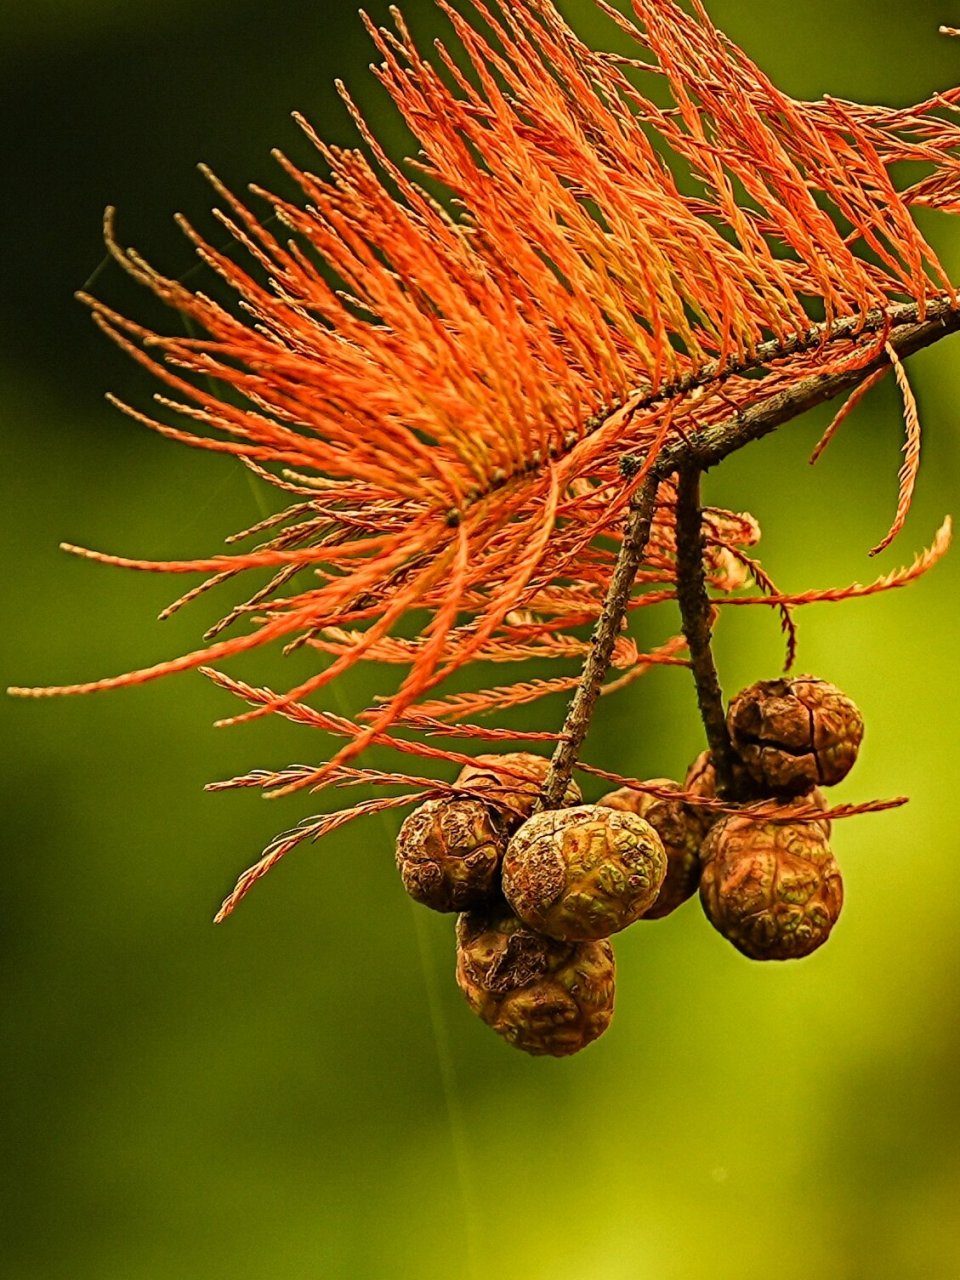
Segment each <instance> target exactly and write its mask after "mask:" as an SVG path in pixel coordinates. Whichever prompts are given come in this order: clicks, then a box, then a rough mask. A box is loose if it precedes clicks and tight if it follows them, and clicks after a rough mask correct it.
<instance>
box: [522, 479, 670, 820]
mask: <svg viewBox="0 0 960 1280" xmlns="http://www.w3.org/2000/svg"><path fill="white" fill-rule="evenodd" d="M657 487H658V480H657V478H656V477H655V476H654V475H653V474H652V472H651V473H650V474H648V475H647V476H646V478H645V479H644V481H643V483H642V484H641V485H640V487H639V489H638V490H637V491H636V493H635V494H634V495H633V498H632V499H631V502H630V509H629V514H628V516H627V526H626V530H625V532H624V536H623V542H622V544H621V547H620V553H619V555H618V556H617V563H616V567H615V568H614V571H613V577H612V578H611V579H610V586H609V588H608V590H607V595H606V599H605V600H604V602H603V610H602V612H601V614H600V617H599V619H598V620H597V625H596V627H595V628H594V632H593V636H592V639H591V644H590V651H589V653H588V654H587V657H586V660H585V662H584V664H583V673H582V675H581V677H580V683H579V684H578V685H577V688H576V691H575V693H574V695H573V697H572V698H571V700H570V706H569V708H568V710H567V715H566V719H565V720H564V723H563V732H562V735H561V740H560V745H559V746H558V747H557V749H556V751H555V752H554V754H553V759H552V760H551V761H550V769H549V772H548V773H547V776H546V779H545V781H544V784H543V789H542V791H541V793H540V797H541V803H542V805H543V807H544V808H545V809H555V808H556V807H557V805H558V804H559V803H560V799H561V797H562V796H563V793H564V792H565V791H566V788H567V783H568V782H569V781H570V775H571V773H572V772H573V767H574V765H575V764H576V761H577V755H578V753H579V751H580V747H581V746H582V744H583V740H584V738H585V737H586V735H587V730H588V728H589V727H590V721H591V719H592V717H593V711H594V708H595V707H596V704H597V699H598V698H599V696H600V686H601V685H602V684H603V681H604V679H605V678H606V674H607V668H608V667H609V665H610V656H611V654H612V653H613V646H614V644H615V643H616V639H617V636H618V635H619V634H620V625H621V623H622V622H623V618H624V615H625V613H626V611H627V601H628V600H629V599H630V590H631V588H632V586H633V582H634V579H635V578H636V576H637V570H638V569H639V568H640V565H641V563H642V561H643V553H644V551H645V550H646V546H647V539H648V538H649V537H650V526H651V523H652V522H653V513H654V509H655V507H656V498H657Z"/></svg>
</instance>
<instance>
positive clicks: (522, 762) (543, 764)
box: [457, 751, 583, 831]
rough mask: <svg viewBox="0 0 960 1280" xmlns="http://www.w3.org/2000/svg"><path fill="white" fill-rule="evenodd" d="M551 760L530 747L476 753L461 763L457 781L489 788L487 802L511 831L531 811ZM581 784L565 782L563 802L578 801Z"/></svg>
mask: <svg viewBox="0 0 960 1280" xmlns="http://www.w3.org/2000/svg"><path fill="white" fill-rule="evenodd" d="M549 768H550V761H549V760H548V759H547V758H546V757H545V756H537V755H534V754H533V752H531V751H508V752H506V753H505V754H504V755H484V756H477V758H476V759H475V760H474V761H473V763H472V764H468V765H464V767H463V768H462V769H461V770H460V773H459V774H458V775H457V783H458V784H460V785H461V786H464V787H471V788H473V789H474V790H478V791H490V792H491V797H490V803H491V804H493V805H496V807H497V808H498V809H500V811H501V816H502V818H503V820H504V822H505V823H506V824H507V827H508V829H509V830H511V831H513V830H515V829H516V828H517V827H519V826H520V824H521V823H522V822H524V821H525V820H526V819H527V818H529V817H530V816H531V814H532V813H533V807H534V804H535V803H536V799H537V795H538V793H539V791H540V787H541V785H542V783H543V780H544V778H546V776H547V771H548V770H549ZM582 798H583V797H582V796H581V794H580V788H579V787H578V786H577V784H576V783H575V782H573V781H572V780H571V781H570V782H568V783H567V789H566V791H565V792H564V796H563V803H564V805H565V806H568V805H574V804H579V803H580V802H581V800H582Z"/></svg>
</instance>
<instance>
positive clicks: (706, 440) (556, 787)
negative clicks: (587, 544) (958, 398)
mask: <svg viewBox="0 0 960 1280" xmlns="http://www.w3.org/2000/svg"><path fill="white" fill-rule="evenodd" d="M884 323H885V324H888V325H889V332H888V337H887V341H886V343H885V344H884V345H883V346H881V347H879V348H878V349H877V351H876V354H875V355H874V356H873V357H871V358H870V359H869V360H867V361H863V360H859V361H857V362H856V363H855V364H854V365H853V367H851V368H841V369H840V370H837V371H834V372H833V373H814V374H811V375H810V376H809V377H807V378H804V379H802V380H799V381H797V382H795V383H794V384H792V385H791V386H789V387H787V388H785V389H784V390H782V391H779V392H776V393H774V394H773V395H771V396H769V397H768V398H767V399H766V400H764V401H761V402H760V403H759V404H754V405H750V406H749V407H747V408H745V409H743V410H741V411H737V412H735V413H734V414H733V415H731V417H730V418H728V419H726V420H725V421H723V422H720V423H717V424H715V425H712V426H707V427H705V428H704V429H703V430H702V431H700V432H698V433H697V434H696V435H694V436H687V437H685V438H683V439H680V440H678V441H677V442H676V443H674V444H672V445H669V446H667V447H666V448H665V449H664V450H663V451H662V452H661V453H660V455H659V457H658V458H657V460H656V462H655V463H653V465H652V466H650V469H649V474H648V477H647V480H646V481H645V482H644V485H643V486H642V488H641V489H640V490H639V491H638V492H637V494H636V495H635V498H634V501H633V504H632V505H631V509H630V511H631V514H630V518H629V522H628V526H627V533H626V535H625V537H624V540H623V544H622V546H621V549H620V553H619V556H618V558H617V564H616V568H615V570H614V575H613V579H612V581H611V584H610V590H609V592H608V594H607V597H606V600H605V602H604V607H603V611H602V613H601V615H600V618H599V619H598V621H597V625H596V628H595V630H594V634H593V639H592V643H591V648H590V653H589V654H588V656H587V659H586V661H585V662H584V666H583V671H582V673H581V676H580V682H579V684H578V685H577V688H576V690H575V692H574V695H573V697H572V699H571V701H570V705H569V708H568V711H567V716H566V719H565V721H564V726H563V731H562V735H561V743H560V746H559V747H558V748H557V750H556V752H555V753H554V756H553V760H552V761H551V766H550V772H549V773H548V775H547V778H546V781H545V782H544V786H543V789H542V791H541V801H542V804H543V806H544V808H548V809H549V808H553V807H555V806H556V805H557V804H558V803H559V801H560V797H561V796H562V795H563V793H564V790H565V788H566V785H567V783H568V782H569V781H570V776H571V774H572V772H573V769H574V767H575V766H576V763H577V754H578V752H579V749H580V746H581V745H582V743H583V741H584V739H585V737H586V735H587V731H588V729H589V727H590V720H591V718H592V716H593V711H594V709H595V707H596V702H597V697H598V696H599V689H600V686H601V684H602V683H603V681H604V679H605V677H606V671H607V666H608V664H609V659H610V654H611V653H612V651H613V645H614V643H615V641H616V637H617V635H618V634H619V632H620V626H621V623H622V621H623V618H624V615H625V613H626V608H627V602H628V600H629V596H630V589H631V587H632V585H633V581H634V579H635V577H636V574H637V571H638V569H639V567H640V564H641V563H642V560H643V551H644V548H645V546H646V540H647V537H648V536H649V532H650V519H651V517H650V516H647V517H646V519H645V523H644V518H643V516H642V506H643V504H645V503H646V502H649V503H650V504H651V513H652V504H653V502H654V499H655V496H656V491H657V485H658V483H659V481H660V480H661V479H665V478H666V477H667V476H669V475H671V474H672V473H675V472H679V474H680V488H681V494H680V496H679V497H678V503H677V520H678V527H677V544H678V545H677V551H678V566H677V578H678V596H679V600H680V608H681V613H682V614H683V619H684V631H685V633H686V636H687V641H688V643H689V644H691V654H690V656H691V660H692V664H693V669H694V677H695V680H696V684H697V696H698V700H699V702H700V711H701V716H702V717H703V721H704V727H705V729H706V732H707V739H708V742H709V744H710V750H711V754H712V755H713V757H714V761H715V766H716V768H717V775H718V779H719V780H720V784H721V792H722V793H726V794H727V795H732V788H733V779H732V773H731V770H730V744H729V738H728V736H727V731H726V722H725V720H724V718H723V702H722V697H721V695H720V686H719V681H718V679H717V675H716V669H715V666H714V663H713V657H712V653H711V651H710V643H709V622H708V621H707V622H706V636H704V634H703V631H704V624H705V621H706V620H707V619H709V608H710V605H709V600H708V599H707V597H706V587H705V585H704V584H703V561H702V555H703V544H702V532H701V529H700V506H699V476H700V472H701V471H704V470H707V469H708V468H709V467H711V466H715V465H716V464H717V463H718V462H721V461H722V460H723V459H724V458H726V457H728V456H729V455H730V454H731V453H735V452H736V451H737V450H738V449H742V448H743V447H744V445H747V444H749V443H750V442H751V441H753V440H759V439H761V438H762V437H763V436H765V435H769V434H770V432H771V431H774V430H775V429H776V428H777V427H779V426H782V425H783V424H784V423H785V422H788V421H790V420H791V419H792V418H795V417H798V416H799V415H800V414H802V413H805V412H806V411H807V410H808V409H812V408H814V407H815V406H816V405H818V404H823V403H825V402H826V401H828V400H832V399H833V398H834V397H835V396H838V395H841V394H843V393H844V392H846V391H850V390H852V389H854V388H856V387H857V386H859V385H860V384H861V383H862V382H863V381H864V380H865V379H867V378H869V377H871V376H872V375H873V374H875V373H876V371H877V370H878V369H880V368H882V367H883V366H884V365H885V364H889V361H890V355H889V353H888V351H887V350H886V348H887V346H889V347H891V348H892V349H893V350H894V351H895V352H896V354H897V355H898V356H900V357H903V356H907V355H912V354H913V353H914V352H916V351H920V350H921V349H922V348H923V347H927V346H930V345H932V344H933V343H934V342H937V341H939V339H940V338H943V337H946V336H947V335H948V334H950V333H955V332H956V331H957V330H958V329H960V311H958V310H957V308H956V306H955V304H954V303H953V302H952V301H947V300H942V301H938V302H937V303H935V304H931V305H930V306H928V307H927V310H926V314H925V317H924V319H923V320H920V319H918V308H917V306H916V305H915V304H905V305H902V306H898V307H895V308H893V309H892V310H891V311H890V312H889V313H888V314H887V317H886V320H885V322H884ZM878 329H880V330H882V325H881V322H880V319H879V318H878V317H877V316H876V315H874V314H873V313H871V315H870V316H868V317H867V319H866V321H865V322H864V323H863V325H862V327H861V330H860V331H861V332H864V331H866V332H876V331H877V330H878ZM853 331H854V330H853V323H852V321H851V320H849V319H847V320H841V321H838V322H836V323H834V324H833V325H829V326H828V325H819V326H814V327H813V328H812V329H811V330H810V331H809V333H808V334H807V335H806V339H805V340H806V341H807V342H809V344H810V349H816V348H826V347H827V346H828V345H829V343H830V342H835V341H838V340H840V339H844V338H849V337H850V335H851V333H852V332H853ZM803 342H804V338H803V337H802V336H800V335H798V337H797V340H796V343H795V344H791V350H792V351H798V350H800V349H801V344H802V343H803ZM768 346H769V347H771V348H773V347H774V346H776V351H777V355H781V356H782V355H783V354H784V346H783V344H782V343H778V344H768ZM766 355H767V358H768V359H770V358H771V357H770V353H769V352H767V353H766ZM714 376H717V375H716V372H715V373H714ZM687 390H688V391H689V388H687ZM639 465H640V460H638V459H634V458H632V457H625V458H624V459H623V460H622V462H621V467H622V469H623V471H624V472H625V473H626V474H631V473H632V472H634V471H635V470H636V469H637V467H638V466H639ZM691 477H692V478H691ZM688 486H694V487H693V489H692V491H690V490H688ZM693 504H695V511H696V514H695V517H694V514H693ZM685 505H686V506H688V510H687V511H686V512H684V507H685ZM694 519H695V520H696V525H697V534H696V550H695V551H694V549H693V548H694V535H693V532H692V524H693V520H694ZM688 520H689V522H690V523H689V526H688V527H686V526H687V521H688ZM641 537H642V542H641V541H639V539H640V538H641ZM694 556H696V559H697V561H698V562H699V569H698V570H697V571H696V572H697V573H698V574H699V578H700V584H699V590H698V587H697V583H696V581H695V578H694V570H693V567H692V560H693V558H694ZM701 592H702V595H701ZM718 708H719V710H718Z"/></svg>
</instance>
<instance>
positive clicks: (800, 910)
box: [700, 815, 843, 960]
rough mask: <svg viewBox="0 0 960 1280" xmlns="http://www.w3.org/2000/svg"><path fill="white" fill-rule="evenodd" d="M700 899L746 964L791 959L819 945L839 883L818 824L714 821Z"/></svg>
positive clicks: (833, 917)
mask: <svg viewBox="0 0 960 1280" xmlns="http://www.w3.org/2000/svg"><path fill="white" fill-rule="evenodd" d="M700 856H701V859H702V861H703V876H702V878H701V881H700V901H701V902H702V903H703V909H704V911H705V912H706V914H707V918H708V919H709V921H710V923H711V924H712V925H713V926H714V928H716V929H718V930H719V931H720V933H722V934H723V936H724V937H725V938H727V939H729V941H730V942H732V943H733V945H734V946H735V947H736V948H737V950H738V951H742V952H743V954H744V955H745V956H749V957H750V958H751V959H752V960H793V959H798V958H799V957H800V956H806V955H809V954H810V952H811V951H815V950H816V949H817V947H819V946H822V944H823V943H824V942H826V940H827V938H828V937H829V935H830V931H831V929H832V928H833V926H834V924H836V921H837V917H838V916H839V915H840V909H841V907H842V906H843V881H842V879H841V877H840V868H839V867H838V865H837V861H836V859H835V858H834V856H833V853H832V851H831V849H830V846H829V844H828V843H827V837H826V836H825V835H824V833H823V831H822V829H821V826H820V824H819V823H816V822H804V823H799V822H798V823H785V822H780V823H776V822H769V823H762V822H752V821H750V820H749V819H748V818H745V817H740V816H736V815H735V816H733V817H730V818H725V819H724V820H723V821H722V822H718V823H717V824H716V825H715V826H714V827H713V829H712V831H711V832H710V835H709V836H708V837H707V839H706V841H705V842H704V844H703V847H702V849H701V851H700Z"/></svg>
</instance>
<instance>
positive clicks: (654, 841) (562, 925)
mask: <svg viewBox="0 0 960 1280" xmlns="http://www.w3.org/2000/svg"><path fill="white" fill-rule="evenodd" d="M666 872H667V855H666V853H665V851H664V848H663V843H662V841H661V839H660V837H659V836H658V835H657V833H656V831H654V829H653V827H652V826H651V825H650V824H649V822H645V821H644V820H643V818H638V817H637V816H636V815H635V814H633V813H624V812H620V811H619V810H616V809H608V808H601V807H600V806H599V805H578V806H576V807H575V808H573V809H553V810H548V811H546V812H543V813H537V814H534V816H533V817H532V818H531V819H530V820H529V821H528V822H525V823H524V824H523V826H522V827H521V828H520V830H519V831H518V832H517V833H516V835H514V837H513V838H512V839H511V841H510V843H509V845H508V846H507V852H506V854H505V855H504V860H503V892H504V894H505V895H506V898H507V901H508V902H509V903H510V905H511V907H513V909H514V911H515V912H516V913H517V915H518V916H519V917H520V919H521V920H523V921H524V923H526V924H528V925H530V926H531V928H533V929H537V930H539V931H540V932H541V933H545V934H547V935H549V936H550V937H551V938H561V939H567V940H575V939H585V938H606V937H609V935H610V934H611V933H617V932H618V931H619V930H620V929H625V928H626V927H627V925H628V924H632V923H633V921H634V920H638V919H639V918H640V916H642V915H643V913H644V912H645V911H647V910H648V909H649V908H650V907H651V906H652V905H653V903H654V901H655V900H656V897H657V894H658V893H659V892H660V887H661V885H662V884H663V880H664V877H665V875H666Z"/></svg>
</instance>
